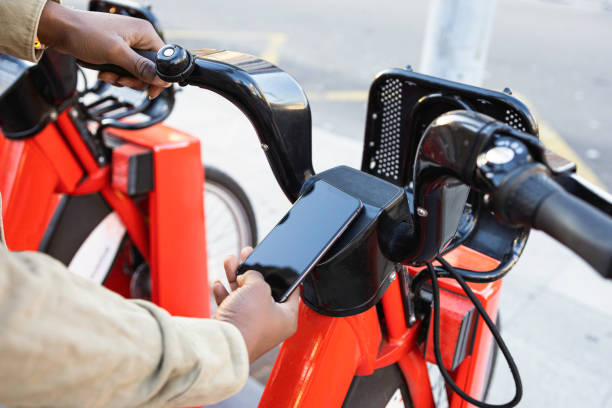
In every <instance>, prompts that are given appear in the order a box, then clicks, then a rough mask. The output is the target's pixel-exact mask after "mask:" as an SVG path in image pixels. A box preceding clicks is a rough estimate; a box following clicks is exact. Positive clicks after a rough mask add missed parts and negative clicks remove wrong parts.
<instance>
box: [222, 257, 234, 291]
mask: <svg viewBox="0 0 612 408" xmlns="http://www.w3.org/2000/svg"><path fill="white" fill-rule="evenodd" d="M223 268H224V269H225V276H226V277H227V281H228V282H229V284H230V289H231V290H236V289H238V283H236V269H238V259H236V257H235V256H234V255H228V256H226V257H225V259H224V260H223Z"/></svg>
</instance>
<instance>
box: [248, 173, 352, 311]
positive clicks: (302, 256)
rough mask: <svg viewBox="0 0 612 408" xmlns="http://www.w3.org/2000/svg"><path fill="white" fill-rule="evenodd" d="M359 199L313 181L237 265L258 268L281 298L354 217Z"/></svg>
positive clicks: (293, 286) (290, 290)
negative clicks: (308, 188)
mask: <svg viewBox="0 0 612 408" xmlns="http://www.w3.org/2000/svg"><path fill="white" fill-rule="evenodd" d="M362 207H363V203H362V202H361V200H359V199H357V198H355V197H353V196H351V195H349V194H347V193H345V192H343V191H342V190H339V189H337V188H336V187H333V186H332V185H330V184H328V183H326V182H325V181H322V180H319V181H316V182H315V183H314V184H313V185H312V187H311V188H310V190H309V191H308V192H306V193H304V194H303V195H302V196H301V197H300V198H299V199H298V200H297V201H296V202H295V204H294V205H293V207H291V209H290V210H289V212H288V213H287V214H285V216H284V217H283V218H282V219H281V220H280V221H279V223H278V224H277V225H276V226H275V227H274V228H273V229H272V231H270V232H269V233H268V235H267V236H266V237H265V238H264V239H263V241H261V243H260V244H259V245H257V247H256V248H255V249H254V250H253V252H252V253H251V255H249V256H248V258H247V259H245V261H244V262H243V263H242V264H241V265H240V266H239V267H238V271H237V272H236V273H237V274H238V275H240V274H242V273H245V272H246V271H248V270H250V269H254V270H256V271H258V272H260V273H261V274H262V275H263V276H264V279H265V280H266V282H268V284H269V285H270V287H271V288H272V296H273V297H274V300H276V301H277V302H284V301H286V300H287V298H288V297H289V295H291V293H292V292H293V291H294V290H295V289H296V288H297V287H298V285H299V284H300V283H301V282H302V280H304V278H305V277H306V276H307V275H308V273H309V272H310V271H311V270H312V268H314V266H315V265H316V264H317V262H318V261H319V260H320V259H321V258H322V257H323V255H325V253H326V252H327V250H328V249H329V248H330V247H331V246H332V245H333V244H334V242H336V240H338V238H339V237H340V235H342V233H343V232H344V231H345V230H346V229H347V228H348V226H349V225H350V224H351V222H352V221H353V220H354V219H355V218H356V217H357V215H358V214H359V212H360V211H361V208H362Z"/></svg>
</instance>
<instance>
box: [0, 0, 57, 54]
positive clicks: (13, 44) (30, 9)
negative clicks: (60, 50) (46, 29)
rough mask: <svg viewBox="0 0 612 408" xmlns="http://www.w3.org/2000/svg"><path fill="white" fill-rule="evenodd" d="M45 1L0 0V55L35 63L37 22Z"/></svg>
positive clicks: (38, 51)
mask: <svg viewBox="0 0 612 408" xmlns="http://www.w3.org/2000/svg"><path fill="white" fill-rule="evenodd" d="M46 2H47V0H0V53H4V54H9V55H12V56H14V57H17V58H21V59H24V60H28V61H32V62H36V61H37V60H38V59H39V58H40V56H41V55H42V51H41V50H35V49H34V40H35V39H36V33H37V32H38V21H39V20H40V15H41V13H42V9H43V7H44V6H45V3H46Z"/></svg>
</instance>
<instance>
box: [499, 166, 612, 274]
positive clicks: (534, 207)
mask: <svg viewBox="0 0 612 408" xmlns="http://www.w3.org/2000/svg"><path fill="white" fill-rule="evenodd" d="M515 173H516V174H514V175H511V176H510V177H508V179H509V180H507V181H506V182H504V183H503V184H502V185H501V186H500V187H499V189H498V192H497V200H496V202H497V205H496V211H497V213H498V214H500V215H502V216H503V218H504V219H506V220H508V221H511V222H512V223H513V224H518V225H525V226H529V227H533V228H536V229H539V230H542V231H544V232H545V233H547V234H548V235H550V236H551V237H553V238H554V239H556V240H557V241H559V242H561V243H562V244H563V245H565V246H567V247H568V248H570V249H571V250H572V251H574V252H575V253H576V254H578V255H579V256H580V257H581V258H583V259H584V260H585V261H587V262H588V263H589V264H590V265H591V266H592V267H593V268H594V269H595V270H597V271H598V272H599V273H600V274H602V275H603V276H604V277H606V278H612V218H610V217H609V216H608V215H607V214H604V213H603V212H601V211H599V210H598V209H597V208H595V207H593V206H592V205H590V204H588V203H586V202H585V201H583V200H581V199H579V198H577V197H575V196H573V195H572V194H570V193H568V192H567V191H565V190H564V189H563V188H562V187H561V186H560V185H559V184H557V183H556V182H555V181H554V180H553V178H552V177H551V176H550V173H548V172H547V171H546V169H545V168H544V166H542V165H540V164H535V165H530V166H526V167H525V168H522V169H520V171H517V172H515ZM501 207H503V208H501Z"/></svg>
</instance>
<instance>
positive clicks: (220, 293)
mask: <svg viewBox="0 0 612 408" xmlns="http://www.w3.org/2000/svg"><path fill="white" fill-rule="evenodd" d="M213 295H214V296H215V302H216V303H217V306H219V305H220V304H221V302H223V301H224V300H225V298H226V297H228V296H229V292H228V291H227V289H225V287H224V286H223V284H222V283H221V282H219V281H216V282H215V283H214V284H213Z"/></svg>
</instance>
